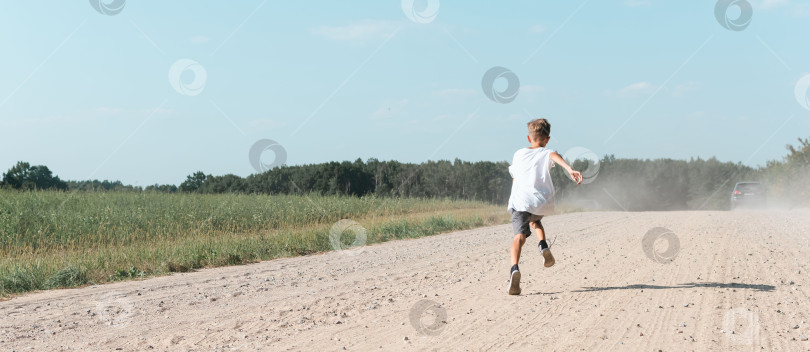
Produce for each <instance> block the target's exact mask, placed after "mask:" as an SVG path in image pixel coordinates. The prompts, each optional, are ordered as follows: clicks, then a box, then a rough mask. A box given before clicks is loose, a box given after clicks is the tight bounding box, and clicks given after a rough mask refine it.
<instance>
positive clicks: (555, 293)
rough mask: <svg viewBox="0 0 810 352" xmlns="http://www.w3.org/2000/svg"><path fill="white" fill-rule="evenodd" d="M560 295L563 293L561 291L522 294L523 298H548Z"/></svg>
mask: <svg viewBox="0 0 810 352" xmlns="http://www.w3.org/2000/svg"><path fill="white" fill-rule="evenodd" d="M560 293H563V291H559V292H532V293H526V294H523V296H548V295H558V294H560Z"/></svg>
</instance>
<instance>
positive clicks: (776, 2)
mask: <svg viewBox="0 0 810 352" xmlns="http://www.w3.org/2000/svg"><path fill="white" fill-rule="evenodd" d="M789 3H790V1H789V0H762V2H761V3H760V6H759V7H760V8H761V9H763V10H768V9H772V8H776V7H779V6H783V5H787V4H789Z"/></svg>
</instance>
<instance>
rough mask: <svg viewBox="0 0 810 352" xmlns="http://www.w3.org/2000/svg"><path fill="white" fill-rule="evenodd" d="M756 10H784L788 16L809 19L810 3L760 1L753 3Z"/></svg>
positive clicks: (789, 0)
mask: <svg viewBox="0 0 810 352" xmlns="http://www.w3.org/2000/svg"><path fill="white" fill-rule="evenodd" d="M754 7H755V8H756V9H757V10H763V11H770V10H784V11H787V13H788V14H789V15H790V16H793V17H798V18H807V17H810V3H807V2H798V1H795V0H761V1H759V2H756V3H754Z"/></svg>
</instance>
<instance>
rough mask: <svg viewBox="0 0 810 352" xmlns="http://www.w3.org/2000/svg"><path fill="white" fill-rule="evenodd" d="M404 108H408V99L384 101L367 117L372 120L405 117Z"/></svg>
mask: <svg viewBox="0 0 810 352" xmlns="http://www.w3.org/2000/svg"><path fill="white" fill-rule="evenodd" d="M406 106H408V99H400V100H390V99H389V100H385V101H383V103H382V105H381V106H380V108H379V109H377V110H376V111H374V112H372V113H371V114H370V115H369V118H371V119H372V120H386V119H391V118H402V117H407V116H408V113H407V112H406V111H405V107H406Z"/></svg>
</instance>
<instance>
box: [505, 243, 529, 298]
mask: <svg viewBox="0 0 810 352" xmlns="http://www.w3.org/2000/svg"><path fill="white" fill-rule="evenodd" d="M525 243H526V235H524V234H522V233H521V234H517V235H515V237H514V238H513V239H512V247H511V248H510V252H509V254H510V257H511V259H512V268H511V269H509V294H510V295H519V294H520V270H519V269H518V265H517V264H518V262H519V261H520V249H521V248H523V245H524V244H525Z"/></svg>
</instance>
